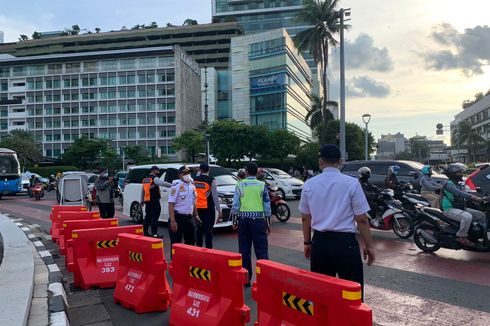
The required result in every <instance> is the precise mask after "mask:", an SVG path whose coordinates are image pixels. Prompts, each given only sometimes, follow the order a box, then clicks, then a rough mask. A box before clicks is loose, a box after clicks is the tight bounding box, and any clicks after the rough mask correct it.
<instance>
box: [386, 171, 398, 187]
mask: <svg viewBox="0 0 490 326" xmlns="http://www.w3.org/2000/svg"><path fill="white" fill-rule="evenodd" d="M399 171H400V167H399V166H398V165H392V166H390V167H389V168H388V174H387V175H386V178H385V186H386V188H389V189H393V190H397V188H398V179H397V178H396V175H397V174H398V172H399Z"/></svg>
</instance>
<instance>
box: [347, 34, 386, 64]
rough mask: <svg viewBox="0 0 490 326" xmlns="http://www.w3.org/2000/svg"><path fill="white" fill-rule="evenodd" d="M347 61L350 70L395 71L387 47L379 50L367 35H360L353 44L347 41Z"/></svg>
mask: <svg viewBox="0 0 490 326" xmlns="http://www.w3.org/2000/svg"><path fill="white" fill-rule="evenodd" d="M345 58H346V59H345V60H346V67H347V68H348V69H367V70H373V71H382V72H384V71H391V70H393V60H392V59H391V56H390V53H389V51H388V49H387V48H386V47H384V48H378V47H376V46H375V45H374V40H373V38H372V37H371V36H369V35H367V34H364V33H362V34H360V35H359V36H358V37H357V38H356V39H355V40H354V41H353V42H350V41H347V42H346V46H345Z"/></svg>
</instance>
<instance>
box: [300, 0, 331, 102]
mask: <svg viewBox="0 0 490 326" xmlns="http://www.w3.org/2000/svg"><path fill="white" fill-rule="evenodd" d="M337 4H338V0H305V1H304V7H303V9H302V10H301V11H300V12H299V13H298V15H297V16H296V20H297V21H298V22H299V23H302V24H304V25H308V26H311V27H310V28H308V29H306V30H304V31H302V32H299V33H298V34H296V36H295V37H294V42H295V44H296V47H297V48H298V50H299V51H301V52H303V51H309V52H310V53H311V55H312V56H313V59H314V60H315V62H316V63H317V64H319V65H320V78H321V83H322V86H323V98H324V99H327V101H325V102H324V103H323V105H324V106H325V107H326V106H327V102H328V89H327V68H328V47H329V46H334V47H336V46H338V45H339V42H338V41H337V40H336V39H335V38H334V37H333V34H336V33H338V32H339V31H340V22H339V17H338V13H337V12H336V10H335V8H336V7H337ZM325 110H326V109H325Z"/></svg>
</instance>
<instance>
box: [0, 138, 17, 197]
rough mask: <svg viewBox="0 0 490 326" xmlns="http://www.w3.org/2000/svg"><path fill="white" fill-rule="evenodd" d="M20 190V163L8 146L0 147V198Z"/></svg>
mask: <svg viewBox="0 0 490 326" xmlns="http://www.w3.org/2000/svg"><path fill="white" fill-rule="evenodd" d="M21 190H22V182H21V175H20V164H19V160H18V159H17V154H16V153H15V152H14V151H13V150H11V149H8V148H0V198H1V197H2V196H3V195H10V194H16V193H18V192H20V191H21Z"/></svg>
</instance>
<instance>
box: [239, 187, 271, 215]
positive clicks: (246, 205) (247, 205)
mask: <svg viewBox="0 0 490 326" xmlns="http://www.w3.org/2000/svg"><path fill="white" fill-rule="evenodd" d="M237 187H238V190H239V192H240V212H261V213H263V212H264V203H263V202H264V200H263V194H264V188H265V182H262V181H259V180H256V179H243V180H241V181H240V182H238V184H237Z"/></svg>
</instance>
